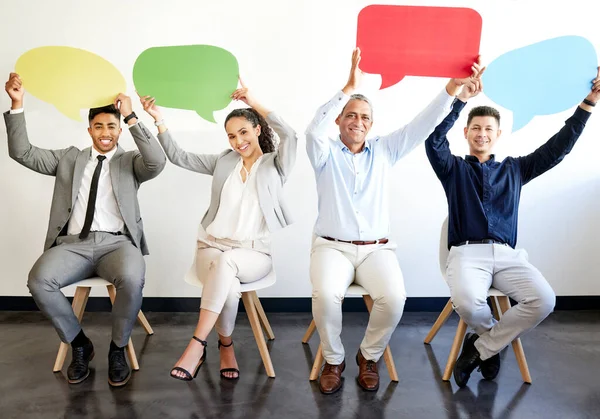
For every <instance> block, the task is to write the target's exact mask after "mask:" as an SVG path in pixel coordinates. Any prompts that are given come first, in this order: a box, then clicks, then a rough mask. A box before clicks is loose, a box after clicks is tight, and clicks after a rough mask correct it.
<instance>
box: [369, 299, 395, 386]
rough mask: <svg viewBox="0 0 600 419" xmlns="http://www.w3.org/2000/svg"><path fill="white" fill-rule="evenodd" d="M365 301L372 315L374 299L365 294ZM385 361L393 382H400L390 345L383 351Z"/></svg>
mask: <svg viewBox="0 0 600 419" xmlns="http://www.w3.org/2000/svg"><path fill="white" fill-rule="evenodd" d="M363 300H365V305H366V306H367V311H368V312H369V314H371V309H372V308H373V299H372V298H371V296H370V295H367V294H365V295H363ZM383 360H384V361H385V366H386V368H387V370H388V373H389V374H390V378H391V380H392V381H396V382H398V372H397V371H396V363H395V362H394V357H393V356H392V350H391V349H390V345H387V346H386V347H385V350H384V351H383Z"/></svg>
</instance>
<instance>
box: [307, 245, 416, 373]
mask: <svg viewBox="0 0 600 419" xmlns="http://www.w3.org/2000/svg"><path fill="white" fill-rule="evenodd" d="M395 249H396V245H395V244H394V243H391V242H388V243H386V244H373V245H354V244H350V243H341V242H335V241H329V240H326V239H323V238H321V237H316V238H315V240H314V242H313V246H312V251H311V256H310V280H311V282H312V287H313V291H312V311H313V318H314V319H315V324H316V326H317V330H318V332H319V337H320V338H321V343H322V345H323V356H324V358H325V360H326V361H327V363H329V364H332V365H339V364H341V363H342V361H344V356H345V353H344V346H343V345H342V340H341V338H340V334H341V332H342V301H343V299H344V295H345V294H346V290H347V289H348V287H349V286H350V285H351V284H352V283H353V282H354V283H356V284H358V285H360V286H362V287H363V288H365V289H366V290H367V292H368V293H369V295H370V296H371V298H372V299H373V309H372V310H371V315H370V317H369V324H368V326H367V331H366V333H365V336H364V338H363V340H362V343H361V344H360V350H361V352H362V354H363V356H364V357H365V358H366V359H368V360H373V361H378V360H379V358H380V357H381V355H383V351H384V350H385V348H386V346H387V344H388V342H389V340H390V338H391V336H392V333H393V332H394V330H395V328H396V326H397V325H398V322H399V321H400V318H401V317H402V312H403V311H404V302H405V301H406V291H405V289H404V279H403V278H402V271H401V270H400V265H399V264H398V259H397V258H396V252H395Z"/></svg>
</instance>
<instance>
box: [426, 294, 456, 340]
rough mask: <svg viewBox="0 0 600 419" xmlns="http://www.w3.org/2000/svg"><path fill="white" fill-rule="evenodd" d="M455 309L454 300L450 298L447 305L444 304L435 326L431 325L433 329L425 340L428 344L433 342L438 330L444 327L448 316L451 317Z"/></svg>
mask: <svg viewBox="0 0 600 419" xmlns="http://www.w3.org/2000/svg"><path fill="white" fill-rule="evenodd" d="M453 311H454V307H452V300H450V299H449V300H448V302H447V303H446V305H445V306H444V309H443V310H442V312H441V313H440V315H439V316H438V318H437V320H436V321H435V323H434V324H433V326H431V330H430V331H429V333H428V334H427V336H426V337H425V340H424V341H423V343H427V344H429V343H431V341H432V340H433V338H434V337H435V335H437V334H438V332H439V331H440V329H441V328H442V326H443V325H444V323H446V320H448V317H450V315H451V314H452V312H453Z"/></svg>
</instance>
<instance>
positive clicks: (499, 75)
mask: <svg viewBox="0 0 600 419" xmlns="http://www.w3.org/2000/svg"><path fill="white" fill-rule="evenodd" d="M597 67H598V59H597V57H596V50H595V49H594V46H593V45H592V44H591V43H590V41H588V40H587V39H585V38H583V37H581V36H561V37H558V38H552V39H548V40H545V41H541V42H537V43H535V44H532V45H528V46H526V47H522V48H518V49H515V50H513V51H510V52H507V53H506V54H503V55H501V56H500V57H498V58H496V59H495V60H494V61H492V63H491V64H490V65H489V66H488V68H487V70H486V71H485V73H484V74H483V85H484V91H485V94H486V96H488V97H489V98H490V99H492V100H493V101H494V102H496V103H497V104H499V105H501V106H502V107H504V108H507V109H510V110H512V112H513V127H512V130H513V132H514V131H517V130H519V129H521V128H523V127H524V126H525V125H527V123H529V121H531V120H532V119H533V117H534V116H536V115H550V114H554V113H558V112H562V111H564V110H566V109H569V108H570V107H572V106H575V105H576V104H578V103H579V102H581V100H582V99H583V98H584V97H586V96H587V95H588V94H589V92H590V89H591V87H592V85H591V81H592V80H593V79H594V78H595V77H596V74H597Z"/></svg>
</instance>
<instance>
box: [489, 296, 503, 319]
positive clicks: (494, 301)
mask: <svg viewBox="0 0 600 419" xmlns="http://www.w3.org/2000/svg"><path fill="white" fill-rule="evenodd" d="M490 302H491V303H492V311H493V312H494V318H495V319H496V320H498V321H499V320H500V317H502V313H501V312H500V310H499V309H498V300H497V299H496V297H494V296H491V297H490Z"/></svg>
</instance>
